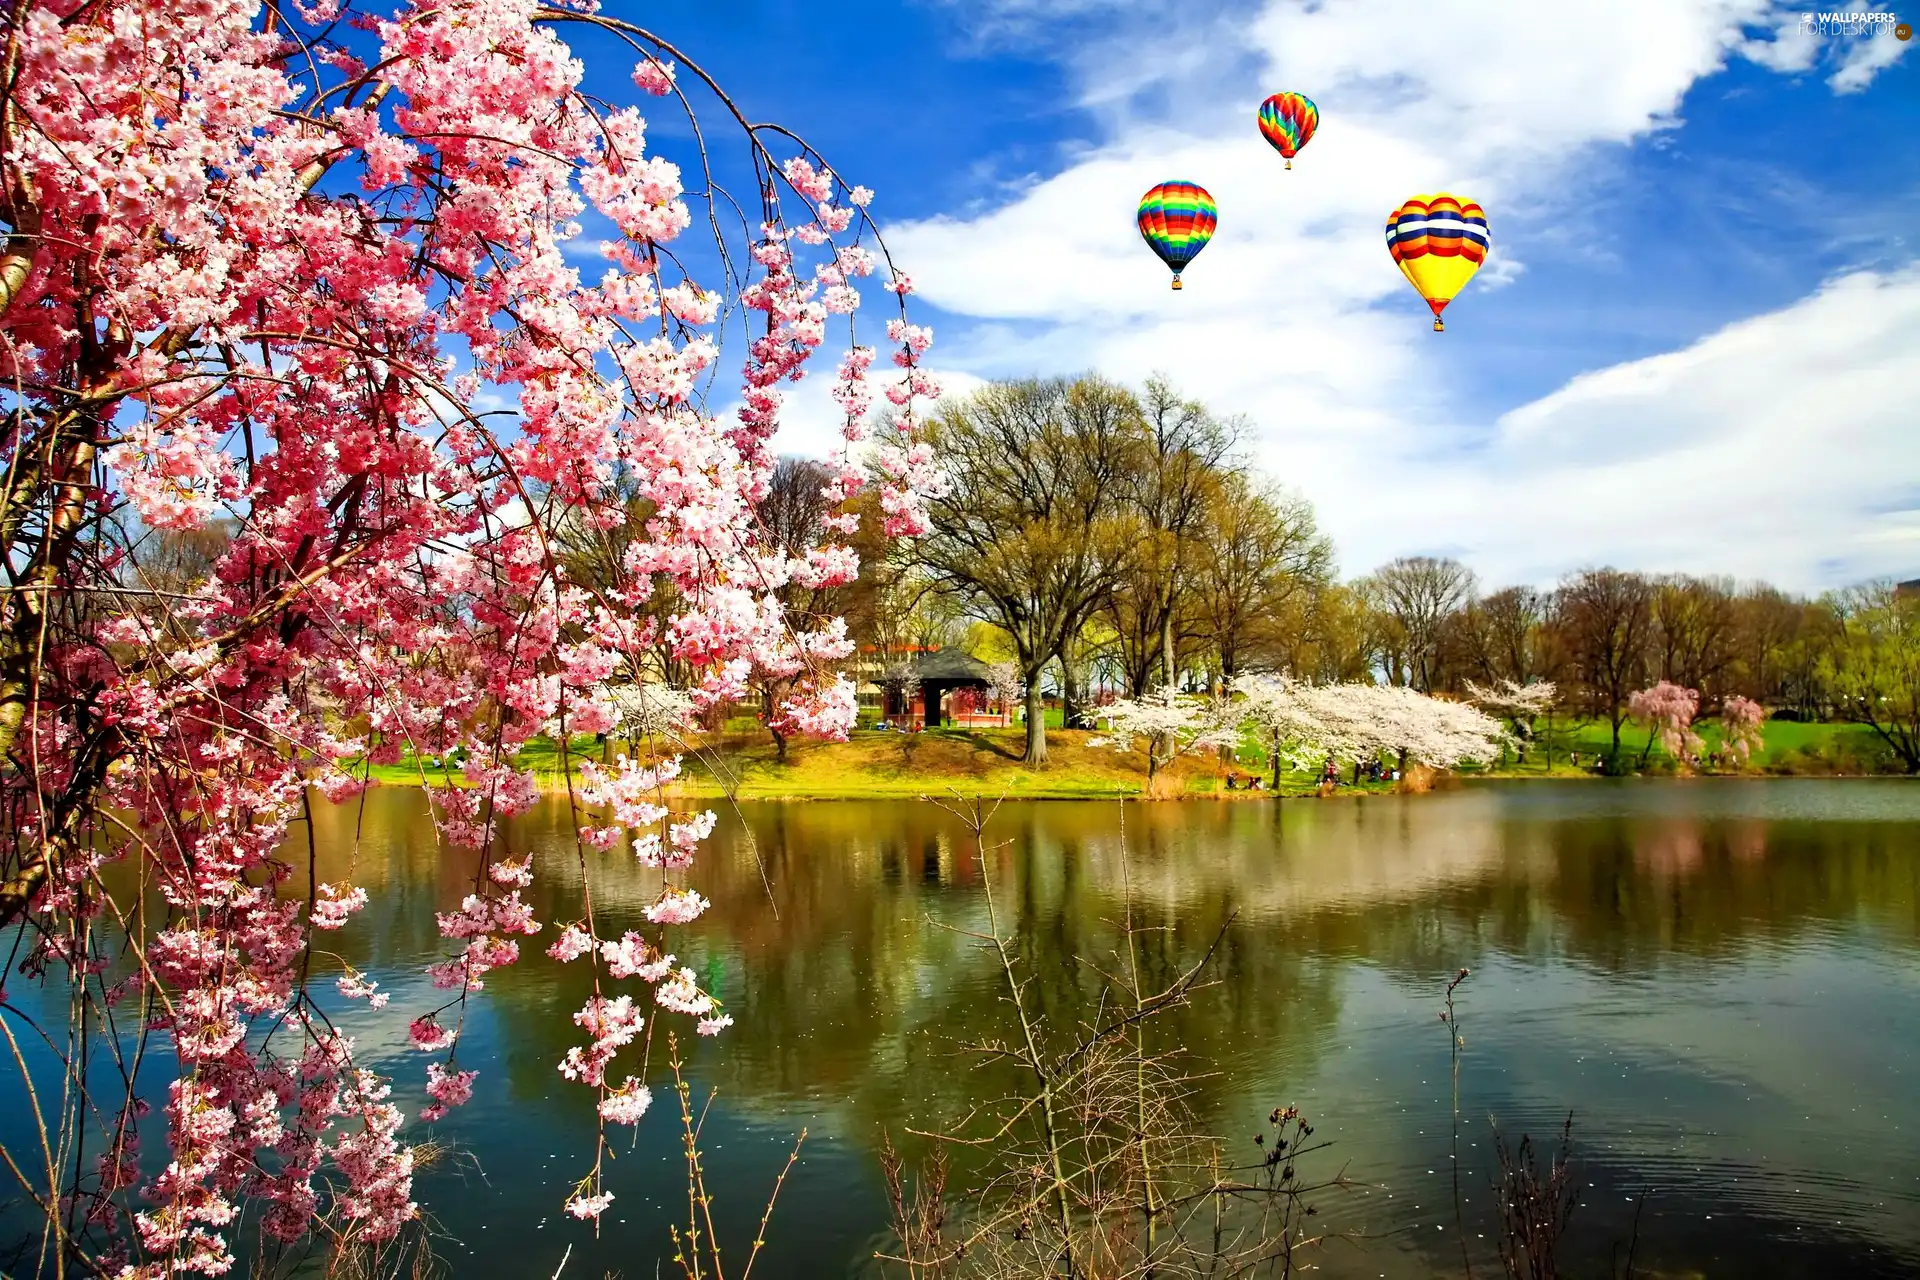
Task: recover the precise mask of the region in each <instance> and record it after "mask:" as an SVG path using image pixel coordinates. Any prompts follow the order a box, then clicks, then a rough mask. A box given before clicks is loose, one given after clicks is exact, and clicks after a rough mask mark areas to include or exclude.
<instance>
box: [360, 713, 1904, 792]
mask: <svg viewBox="0 0 1920 1280" xmlns="http://www.w3.org/2000/svg"><path fill="white" fill-rule="evenodd" d="M1095 737H1096V735H1094V734H1092V733H1090V732H1088V731H1084V730H1052V731H1050V732H1049V733H1048V735H1047V739H1048V743H1047V745H1048V760H1047V763H1046V765H1044V766H1042V767H1041V768H1039V769H1029V768H1028V767H1027V766H1026V765H1025V763H1024V762H1023V761H1022V760H1021V758H1020V757H1021V754H1022V752H1023V750H1024V746H1025V739H1024V735H1023V733H1022V732H1021V731H1020V730H1018V729H1012V730H1008V729H985V730H982V729H939V730H934V731H930V732H927V733H924V734H915V735H912V736H911V737H907V736H903V735H899V734H892V733H877V732H873V731H870V730H868V731H856V732H855V733H854V734H853V735H852V736H851V737H850V738H848V739H847V740H845V741H842V742H819V741H805V740H792V741H790V742H789V743H788V745H787V750H786V753H785V756H784V758H781V757H779V756H778V755H777V754H776V750H775V748H774V746H773V745H772V744H771V743H769V742H767V741H766V740H765V739H764V737H762V736H758V735H754V734H750V733H729V734H724V735H716V736H714V737H711V738H707V739H705V740H701V741H696V742H687V743H679V744H676V746H677V748H678V749H677V750H673V751H656V752H651V753H645V755H644V758H648V759H659V758H666V757H668V756H679V757H680V758H681V759H682V761H683V772H682V774H681V776H680V777H679V778H678V779H676V780H675V781H674V782H672V783H670V784H668V785H667V787H666V788H665V790H664V794H666V795H668V796H671V797H673V798H675V799H681V800H709V801H711V800H728V799H733V800H780V801H799V800H900V799H918V798H920V797H923V796H930V797H934V798H958V799H982V800H995V799H1007V800H1026V799H1031V800H1082V801H1084V800H1113V799H1126V800H1142V801H1146V800H1153V801H1158V800H1213V801H1226V802H1248V801H1255V800H1272V799H1276V798H1277V799H1282V800H1296V799H1308V798H1320V787H1319V785H1318V779H1317V778H1315V777H1314V776H1313V775H1311V774H1306V773H1288V774H1283V775H1282V778H1281V785H1280V787H1279V788H1278V789H1277V790H1271V789H1265V788H1264V786H1263V789H1261V790H1257V791H1252V790H1246V791H1243V790H1240V789H1238V788H1235V789H1232V790H1228V789H1227V788H1226V787H1225V785H1224V780H1225V778H1226V776H1227V775H1228V773H1229V772H1231V773H1232V774H1233V775H1234V776H1236V777H1239V778H1249V777H1258V778H1260V779H1261V781H1262V783H1263V784H1264V783H1266V782H1268V781H1270V779H1271V777H1272V774H1271V772H1270V770H1269V768H1268V767H1267V766H1266V764H1265V762H1264V760H1263V759H1262V758H1261V756H1260V754H1259V753H1258V752H1257V751H1256V750H1254V749H1252V747H1251V744H1249V745H1248V746H1245V747H1243V748H1242V751H1241V753H1240V758H1239V759H1238V760H1236V761H1234V762H1233V763H1231V764H1229V763H1226V762H1223V761H1221V760H1220V759H1218V758H1217V757H1215V756H1213V755H1211V754H1206V755H1188V756H1183V757H1181V758H1179V759H1176V760H1174V761H1173V762H1172V763H1170V764H1168V765H1165V766H1163V767H1162V768H1160V769H1159V770H1158V771H1157V772H1156V776H1155V777H1154V779H1153V783H1152V785H1151V786H1149V785H1148V782H1147V765H1146V759H1145V757H1144V755H1143V753H1141V752H1139V751H1135V752H1131V753H1127V754H1121V753H1119V752H1116V751H1113V750H1112V749H1110V748H1108V747H1105V746H1091V745H1089V742H1090V741H1091V740H1094V739H1095ZM1605 739H1606V725H1605V723H1604V722H1599V723H1598V724H1588V725H1584V726H1581V727H1579V728H1577V729H1575V730H1573V731H1571V732H1570V733H1569V734H1568V735H1567V736H1566V737H1564V738H1558V739H1557V740H1556V748H1557V749H1556V750H1555V751H1554V753H1553V754H1554V756H1555V757H1557V759H1556V763H1555V764H1554V765H1553V766H1552V767H1551V768H1542V767H1540V766H1539V765H1537V764H1531V765H1525V766H1522V765H1518V764H1508V765H1506V766H1504V767H1495V768H1490V769H1470V770H1461V771H1438V772H1436V771H1429V770H1426V769H1424V768H1421V767H1420V766H1418V765H1415V766H1414V767H1413V768H1412V769H1410V770H1409V774H1410V775H1411V777H1410V778H1409V779H1408V780H1405V781H1402V782H1384V781H1382V782H1362V783H1359V784H1357V785H1356V784H1354V783H1351V782H1349V781H1346V780H1345V779H1346V777H1350V776H1351V769H1350V768H1349V769H1348V770H1346V771H1345V774H1344V776H1343V778H1342V780H1341V782H1340V783H1339V785H1338V786H1337V787H1335V788H1334V789H1333V790H1332V791H1331V792H1330V793H1329V795H1328V797H1327V798H1333V797H1339V796H1374V795H1396V794H1414V793H1418V792H1422V791H1426V790H1432V789H1436V788H1437V789H1441V790H1451V789H1454V788H1456V787H1459V786H1463V785H1466V784H1468V783H1471V782H1479V781H1488V782H1491V781H1511V782H1523V781H1561V780H1573V779H1584V780H1606V779H1608V778H1610V777H1616V778H1622V779H1624V778H1648V779H1651V778H1676V777H1690V778H1781V777H1861V778H1870V777H1893V776H1905V775H1898V774H1890V773H1884V772H1874V771H1873V770H1872V769H1871V767H1868V768H1863V767H1861V766H1863V765H1869V766H1870V765H1871V763H1872V757H1871V756H1869V755H1866V754H1864V753H1863V752H1862V751H1861V750H1860V742H1861V733H1860V731H1859V729H1858V728H1857V727H1855V726H1848V725H1819V726H1800V725H1797V724H1794V725H1788V724H1782V725H1780V726H1779V727H1778V728H1777V729H1775V730H1774V732H1773V733H1772V734H1771V735H1770V740H1769V742H1768V744H1767V748H1766V749H1765V750H1763V751H1762V752H1761V753H1759V754H1757V755H1756V757H1755V759H1754V761H1753V762H1752V763H1751V764H1750V765H1749V766H1748V767H1747V768H1744V769H1741V770H1738V771H1711V772H1694V771H1692V770H1680V769H1677V768H1676V767H1675V765H1674V763H1673V762H1672V761H1671V760H1669V759H1667V758H1665V757H1664V755H1660V754H1656V755H1655V756H1654V757H1653V758H1652V760H1651V761H1650V764H1649V767H1648V768H1647V769H1646V770H1645V771H1633V772H1629V773H1625V774H1620V775H1607V774H1602V773H1599V772H1597V771H1594V770H1592V769H1588V768H1583V767H1574V766H1572V765H1569V764H1567V763H1565V762H1566V759H1567V754H1568V750H1569V749H1571V750H1577V751H1578V752H1579V754H1580V756H1581V757H1582V759H1583V760H1595V759H1598V758H1599V757H1600V755H1601V754H1602V752H1601V751H1600V750H1599V749H1597V748H1603V747H1605V746H1606V745H1608V744H1607V743H1606V740H1605ZM1623 745H1624V744H1623ZM603 750H604V744H600V743H594V742H592V741H591V740H588V739H584V738H583V739H579V740H577V741H576V743H575V745H574V746H573V748H572V749H571V750H569V751H567V752H566V753H565V754H563V753H562V752H561V751H560V749H559V748H558V745H557V744H555V743H552V742H548V741H545V740H544V739H535V740H533V741H532V742H530V743H528V744H527V746H526V747H525V748H523V750H522V753H521V755H520V757H519V761H520V767H521V768H522V769H523V770H526V771H530V772H532V773H533V775H534V778H535V782H536V786H537V787H538V789H539V790H540V791H541V792H542V793H543V794H547V795H564V794H566V792H567V790H568V786H569V773H571V781H572V783H573V785H575V786H577V785H579V773H578V766H579V764H581V763H584V762H587V761H593V762H595V763H598V762H599V761H600V760H601V759H602V758H603V755H602V753H603ZM621 754H623V755H624V754H625V749H624V748H622V749H621ZM1635 755H1636V757H1637V753H1635ZM563 765H567V766H572V767H571V769H568V770H565V771H563ZM370 774H371V776H370V778H369V782H370V784H371V785H376V786H401V787H412V788H417V787H419V786H421V785H422V783H423V782H424V783H425V785H427V786H428V787H436V788H437V787H446V786H455V787H459V786H463V785H464V784H463V781H462V780H461V778H460V777H459V773H458V770H457V768H456V769H455V770H452V771H449V770H448V769H446V768H445V767H444V766H440V765H439V764H438V763H437V762H436V764H435V765H434V766H433V767H428V766H427V764H426V762H425V761H414V760H411V759H409V760H403V761H402V762H401V763H398V764H393V765H382V766H374V767H373V768H372V769H371V770H370ZM423 774H424V775H425V776H424V777H423V776H422V775H423ZM722 776H724V777H729V778H732V779H734V780H735V782H734V785H732V786H731V787H729V786H727V785H723V784H722V783H721V782H720V781H719V780H718V778H719V777H722Z"/></svg>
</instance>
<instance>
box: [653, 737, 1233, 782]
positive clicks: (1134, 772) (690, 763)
mask: <svg viewBox="0 0 1920 1280" xmlns="http://www.w3.org/2000/svg"><path fill="white" fill-rule="evenodd" d="M1097 736H1098V735H1097V734H1095V733H1093V732H1090V731H1087V730H1063V729H1053V730H1049V731H1048V733H1047V757H1048V758H1047V764H1046V766H1045V767H1044V768H1040V769H1030V768H1028V767H1027V766H1026V765H1025V764H1024V763H1023V762H1022V761H1021V760H1020V753H1021V751H1022V749H1023V747H1024V744H1025V740H1026V734H1025V731H1024V730H1022V729H1019V728H1011V729H998V728H979V729H934V730H930V731H928V732H925V733H918V734H912V735H908V734H902V733H881V732H877V731H865V732H856V733H854V735H853V736H852V737H851V738H850V739H849V740H848V741H846V742H839V743H835V742H806V741H799V740H795V741H792V742H789V743H788V744H787V759H786V761H785V762H784V763H783V762H781V761H779V760H777V759H775V758H774V751H773V748H772V745H771V744H767V743H761V742H750V743H748V744H747V745H745V746H744V747H738V746H728V747H723V748H721V749H720V750H718V751H717V752H715V753H714V754H715V755H716V756H717V758H718V761H717V762H718V763H719V764H721V765H722V766H724V767H725V768H726V769H728V770H729V771H731V772H732V773H733V774H734V775H735V776H736V777H738V778H739V780H740V784H739V788H738V790H737V791H736V793H735V794H736V796H737V797H738V798H740V799H743V800H750V799H779V798H784V797H800V796H805V797H809V798H814V799H854V798H861V797H879V798H886V797H906V796H922V795H931V796H949V795H955V794H958V795H961V796H967V797H994V798H997V797H1000V796H1005V797H1007V798H1009V799H1019V798H1044V799H1092V798H1103V797H1111V796H1137V795H1140V794H1142V793H1143V792H1144V791H1145V790H1146V786H1147V761H1146V754H1145V752H1144V751H1141V750H1138V749H1136V750H1134V751H1131V752H1127V753H1121V752H1118V751H1115V750H1113V749H1112V748H1111V747H1094V746H1089V745H1088V740H1089V739H1092V738H1095V737H1097ZM908 744H912V745H908ZM686 765H687V777H688V782H689V784H690V786H689V789H690V790H693V791H696V792H698V793H699V794H722V793H723V788H721V787H720V786H719V784H718V783H717V782H716V781H715V780H714V774H713V771H712V769H711V768H710V767H709V765H708V763H707V762H706V761H705V760H702V759H700V758H698V757H696V756H689V757H688V758H687V761H686ZM1224 769H1225V766H1223V765H1221V764H1219V763H1218V762H1217V761H1216V760H1215V759H1214V758H1213V756H1212V755H1211V754H1207V755H1206V756H1204V758H1203V757H1200V756H1188V757H1185V758H1183V759H1180V760H1176V761H1174V762H1173V764H1171V765H1169V766H1167V767H1166V768H1164V769H1162V770H1161V771H1160V777H1159V778H1158V779H1157V780H1156V784H1155V788H1154V789H1155V793H1156V794H1160V795H1207V794H1214V793H1220V794H1225V788H1224V786H1223V785H1222V775H1223V773H1224Z"/></svg>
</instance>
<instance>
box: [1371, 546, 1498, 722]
mask: <svg viewBox="0 0 1920 1280" xmlns="http://www.w3.org/2000/svg"><path fill="white" fill-rule="evenodd" d="M1475 586H1476V584H1475V581H1474V576H1473V570H1471V569H1469V568H1467V566H1465V565H1463V564H1461V563H1460V562H1459V561H1458V560H1440V559H1435V558H1434V557H1432V556H1402V557H1401V558H1400V559H1398V560H1395V561H1393V562H1391V563H1389V564H1385V565H1382V566H1381V567H1380V568H1378V569H1376V570H1374V571H1373V573H1372V575H1371V576H1370V577H1369V578H1368V579H1367V580H1366V584H1365V594H1366V596H1367V598H1368V600H1369V602H1370V603H1371V604H1372V605H1373V607H1374V609H1375V610H1376V611H1377V612H1379V613H1380V614H1381V615H1382V616H1383V618H1384V619H1386V620H1387V622H1388V623H1389V624H1390V625H1389V628H1388V631H1387V634H1388V635H1389V636H1391V637H1392V641H1393V642H1397V644H1398V651H1397V653H1394V654H1392V655H1391V656H1390V658H1389V662H1388V675H1389V678H1391V679H1392V680H1393V683H1395V684H1408V685H1411V686H1412V687H1414V688H1415V689H1418V690H1420V691H1421V692H1422V693H1427V692H1431V691H1432V689H1433V686H1434V676H1435V674H1436V668H1437V665H1438V659H1439V656H1440V641H1441V636H1442V631H1443V628H1444V627H1445V626H1446V624H1447V621H1448V619H1449V618H1451V617H1452V616H1453V615H1454V614H1455V613H1457V612H1458V611H1459V610H1460V609H1462V608H1463V607H1465V606H1466V604H1467V603H1468V602H1469V601H1471V600H1472V599H1473V597H1474V591H1475ZM1395 659H1398V660H1397V661H1395Z"/></svg>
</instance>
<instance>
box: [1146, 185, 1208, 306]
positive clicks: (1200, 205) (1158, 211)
mask: <svg viewBox="0 0 1920 1280" xmlns="http://www.w3.org/2000/svg"><path fill="white" fill-rule="evenodd" d="M1135 221H1137V222H1138V223H1139V224H1140V235H1141V237H1142V238H1144V239H1145V240H1146V242H1147V247H1148V248H1149V249H1152V250H1153V251H1154V252H1155V253H1157V254H1159V255H1160V261H1162V262H1164V263H1166V264H1167V265H1168V266H1169V267H1172V268H1173V287H1174V288H1176V289H1178V288H1179V287H1180V272H1181V271H1182V270H1184V269H1185V267H1186V265H1187V264H1188V263H1189V262H1192V261H1193V260H1194V259H1195V258H1196V257H1198V256H1199V255H1200V251H1201V250H1202V249H1204V248H1206V247H1207V241H1209V240H1211V239H1213V229H1214V227H1215V226H1216V225H1218V223H1219V221H1220V211H1219V210H1218V209H1217V208H1215V207H1214V203H1213V197H1212V196H1210V195H1208V194H1207V189H1206V188H1205V187H1203V186H1200V185H1199V184H1197V183H1192V182H1163V183H1161V184H1160V185H1159V186H1157V187H1155V188H1154V189H1153V190H1151V191H1149V192H1147V194H1145V195H1144V196H1141V197H1140V212H1139V213H1138V214H1137V215H1135Z"/></svg>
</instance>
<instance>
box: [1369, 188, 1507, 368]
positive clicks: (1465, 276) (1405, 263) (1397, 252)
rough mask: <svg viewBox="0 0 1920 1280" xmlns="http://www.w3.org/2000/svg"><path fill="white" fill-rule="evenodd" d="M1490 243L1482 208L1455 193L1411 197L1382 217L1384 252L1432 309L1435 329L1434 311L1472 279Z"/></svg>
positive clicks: (1435, 328) (1437, 314)
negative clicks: (1454, 194)
mask: <svg viewBox="0 0 1920 1280" xmlns="http://www.w3.org/2000/svg"><path fill="white" fill-rule="evenodd" d="M1492 244H1493V241H1492V240H1491V239H1490V238H1489V236H1488V235H1487V215H1486V213H1485V212H1483V211H1482V210H1481V208H1480V206H1479V205H1477V204H1475V203H1474V202H1473V201H1471V200H1462V199H1460V198H1459V197H1458V196H1450V195H1446V194H1445V193H1442V194H1440V195H1434V196H1415V197H1414V198H1413V199H1411V200H1409V201H1407V202H1406V203H1405V204H1403V205H1401V206H1400V207H1399V208H1398V209H1395V210H1394V211H1393V212H1392V213H1391V214H1390V215H1388V217H1387V252H1389V253H1391V254H1392V255H1393V260H1394V261H1395V262H1397V263H1399V264H1400V273H1401V274H1402V275H1404V276H1406V278H1407V281H1408V283H1410V284H1411V285H1413V287H1414V289H1415V290H1416V291H1418V293H1419V294H1420V296H1421V297H1423V298H1425V299H1426V300H1427V305H1428V306H1429V307H1431V308H1433V331H1434V332H1435V333H1440V332H1442V331H1444V330H1445V329H1446V326H1445V325H1443V324H1441V323H1440V313H1441V312H1442V311H1445V310H1446V309H1447V304H1448V303H1449V302H1452V301H1453V295H1455V294H1456V293H1459V292H1460V290H1461V289H1463V288H1465V287H1466V283H1467V281H1469V280H1471V279H1473V273H1474V272H1476V271H1478V270H1479V269H1480V264H1481V263H1483V262H1485V261H1486V260H1487V250H1488V249H1489V248H1490V247H1491V246H1492Z"/></svg>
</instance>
